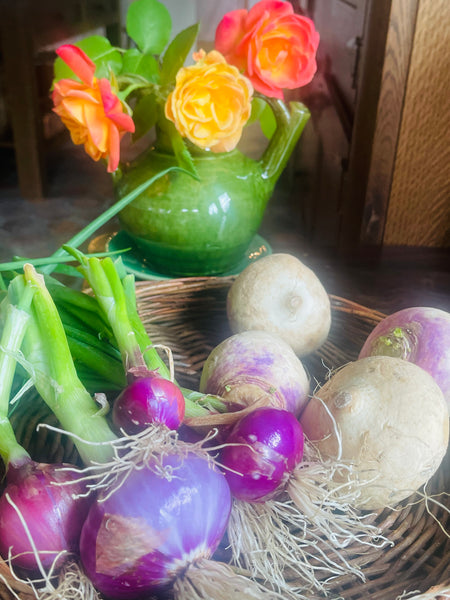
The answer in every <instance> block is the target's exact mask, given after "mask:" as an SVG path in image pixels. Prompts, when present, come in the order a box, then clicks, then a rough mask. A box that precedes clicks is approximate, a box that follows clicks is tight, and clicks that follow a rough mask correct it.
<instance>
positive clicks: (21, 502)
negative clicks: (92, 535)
mask: <svg viewBox="0 0 450 600" xmlns="http://www.w3.org/2000/svg"><path fill="white" fill-rule="evenodd" d="M64 466H68V465H61V464H60V465H49V464H42V463H35V462H33V461H31V460H30V461H28V462H26V463H25V464H24V465H22V466H20V467H18V468H15V467H11V465H10V466H9V468H8V472H7V484H6V487H5V489H4V491H3V494H2V496H1V497H0V554H1V556H2V557H3V558H4V559H7V558H8V551H9V548H10V547H12V549H11V554H12V556H13V557H14V556H15V555H16V554H19V553H22V552H26V554H24V555H23V556H17V557H16V558H13V559H12V563H13V565H14V566H15V567H18V568H22V569H26V570H29V571H37V570H38V564H37V562H36V557H35V554H34V552H33V549H32V546H31V544H30V541H29V538H28V536H27V534H26V532H25V529H24V527H23V525H22V523H21V521H20V519H19V516H18V514H17V512H16V510H15V509H14V507H13V506H12V505H11V504H10V503H9V502H8V500H7V497H6V494H8V495H9V497H10V498H11V500H12V501H13V502H14V504H15V505H16V506H17V507H18V509H19V511H20V513H21V515H22V516H23V518H24V519H25V522H26V524H27V527H28V529H29V531H30V533H31V536H32V538H33V542H34V544H35V546H36V548H37V550H38V552H39V559H40V561H41V563H42V565H43V567H44V568H45V569H47V570H48V569H50V567H51V566H52V564H53V562H54V560H55V558H56V557H57V555H58V553H59V552H62V551H64V550H65V551H67V552H76V553H78V543H79V538H80V533H81V528H82V525H83V522H84V520H85V518H86V516H87V513H88V510H89V506H90V504H91V499H90V498H80V497H79V498H76V499H74V498H73V497H72V495H73V494H80V493H82V492H84V491H85V487H84V485H83V484H82V483H80V482H77V481H76V479H77V476H76V475H74V473H73V472H68V471H61V470H60V469H61V467H64ZM66 481H73V482H74V483H73V484H71V485H53V483H62V482H66ZM47 551H50V552H49V553H47ZM44 552H45V554H44Z"/></svg>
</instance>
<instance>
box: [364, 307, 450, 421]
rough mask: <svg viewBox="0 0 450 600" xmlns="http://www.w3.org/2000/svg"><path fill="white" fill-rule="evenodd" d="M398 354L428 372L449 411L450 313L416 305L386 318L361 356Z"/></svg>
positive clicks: (396, 355) (369, 337)
mask: <svg viewBox="0 0 450 600" xmlns="http://www.w3.org/2000/svg"><path fill="white" fill-rule="evenodd" d="M376 355H384V356H395V357H397V358H403V359H404V360H407V361H409V362H412V363H414V364H416V365H418V366H419V367H422V369H425V371H428V373H430V375H432V377H433V378H434V380H435V381H436V383H437V384H438V385H439V387H440V388H441V390H442V392H443V394H444V396H445V399H446V401H447V404H448V409H449V412H450V313H448V312H446V311H445V310H441V309H439V308H432V307H424V306H414V307H411V308H404V309H402V310H399V311H397V312H395V313H393V314H391V315H388V316H387V317H385V318H384V319H383V320H382V321H380V323H378V325H376V327H375V328H374V329H373V331H372V332H371V333H370V335H369V336H368V338H367V339H366V341H365V342H364V345H363V347H362V348H361V352H360V354H359V358H365V357H367V356H376Z"/></svg>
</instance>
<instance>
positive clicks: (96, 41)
mask: <svg viewBox="0 0 450 600" xmlns="http://www.w3.org/2000/svg"><path fill="white" fill-rule="evenodd" d="M74 45H75V46H77V47H78V48H81V50H83V51H84V52H85V53H86V54H87V55H88V56H89V58H90V59H91V60H92V61H93V62H94V63H95V65H96V70H95V75H96V77H106V78H109V76H110V71H113V72H114V73H116V74H117V73H120V71H121V69H122V56H121V54H120V52H119V51H118V50H117V49H116V48H114V47H113V46H111V43H110V42H109V40H108V39H107V38H105V37H103V36H101V35H92V36H89V37H86V38H83V39H82V40H80V41H79V42H77V43H76V44H74ZM54 77H55V81H58V80H59V79H66V78H69V79H77V78H76V77H75V74H74V72H73V71H72V69H71V68H70V67H68V66H67V65H66V63H65V62H64V61H63V60H62V59H61V58H59V57H57V58H56V60H55V63H54Z"/></svg>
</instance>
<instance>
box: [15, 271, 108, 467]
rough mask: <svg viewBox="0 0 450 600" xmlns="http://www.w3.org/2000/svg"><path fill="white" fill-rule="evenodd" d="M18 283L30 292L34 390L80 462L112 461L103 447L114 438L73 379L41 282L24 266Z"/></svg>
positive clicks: (67, 352)
mask: <svg viewBox="0 0 450 600" xmlns="http://www.w3.org/2000/svg"><path fill="white" fill-rule="evenodd" d="M24 277H25V281H26V282H27V283H28V284H29V285H30V286H33V287H34V297H33V303H32V316H33V319H32V321H31V323H30V324H29V327H28V330H27V332H26V335H25V342H26V345H25V356H26V359H27V360H28V361H29V362H30V363H31V365H32V367H33V369H34V372H35V376H34V383H35V387H36V389H37V391H38V392H39V394H40V395H41V397H42V398H43V400H44V401H45V403H46V404H47V405H48V406H49V408H50V410H51V411H52V412H53V413H54V414H55V416H56V417H57V419H58V420H59V422H60V424H61V426H62V427H63V429H65V430H66V431H67V432H69V433H71V434H73V435H74V437H75V439H74V443H75V444H76V446H77V449H78V452H79V454H80V456H81V458H82V460H83V462H85V463H102V462H106V461H108V460H110V459H111V456H112V447H111V444H110V443H109V442H111V441H112V440H113V439H116V436H115V435H114V433H113V432H112V431H111V429H110V427H109V425H108V422H107V420H106V418H105V417H104V415H103V414H102V412H101V409H100V407H99V406H98V405H97V404H96V402H95V401H94V399H93V398H92V397H91V395H90V393H89V392H88V391H87V389H86V388H85V387H84V385H83V384H82V382H81V380H80V379H79V377H78V374H77V371H76V368H75V365H74V362H73V358H72V355H71V352H70V348H69V344H68V341H67V337H66V334H65V331H64V327H63V324H62V321H61V318H60V316H59V313H58V310H57V308H56V306H55V303H54V302H53V299H52V297H51V295H50V292H49V291H48V290H47V288H46V286H45V283H44V278H43V276H42V275H41V274H39V273H37V272H36V270H35V268H34V267H33V266H32V265H31V264H26V265H24Z"/></svg>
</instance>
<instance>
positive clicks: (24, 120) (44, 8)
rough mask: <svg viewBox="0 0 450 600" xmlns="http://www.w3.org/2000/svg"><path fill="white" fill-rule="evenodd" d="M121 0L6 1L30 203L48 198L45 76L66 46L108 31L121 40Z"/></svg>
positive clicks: (9, 77)
mask: <svg viewBox="0 0 450 600" xmlns="http://www.w3.org/2000/svg"><path fill="white" fill-rule="evenodd" d="M119 1H120V0H63V1H62V0H0V35H1V62H0V66H1V69H2V72H1V73H2V78H1V79H2V82H3V90H2V92H3V94H4V102H5V106H6V111H7V114H8V117H9V120H10V126H11V130H12V138H11V140H10V141H8V140H7V141H6V142H5V140H3V142H4V143H11V144H12V145H13V146H14V151H15V157H16V165H17V173H18V178H19V186H20V191H21V193H22V195H23V196H24V197H26V198H39V197H42V196H43V195H44V194H45V184H46V164H45V140H44V132H43V115H44V113H45V111H46V110H49V109H50V105H49V97H48V95H49V85H50V83H51V75H50V78H49V80H48V81H47V86H45V85H44V86H41V87H46V89H45V90H44V89H40V84H41V83H42V81H41V79H40V77H39V70H40V69H41V71H42V70H43V69H44V68H45V67H47V69H50V70H51V64H52V62H53V60H54V58H55V55H54V52H53V50H54V48H55V47H56V46H57V45H58V44H59V43H62V42H63V41H65V40H71V39H74V38H76V37H78V36H82V35H84V34H87V32H90V31H92V30H95V29H96V28H105V29H106V33H107V35H108V36H109V37H110V39H111V41H116V40H117V39H119V36H120V30H121V27H120V7H119Z"/></svg>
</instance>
